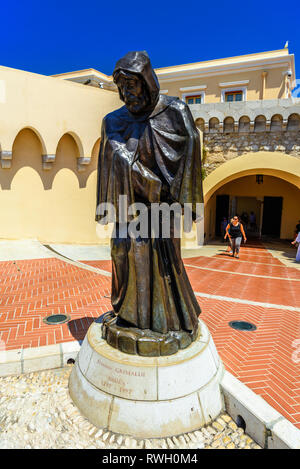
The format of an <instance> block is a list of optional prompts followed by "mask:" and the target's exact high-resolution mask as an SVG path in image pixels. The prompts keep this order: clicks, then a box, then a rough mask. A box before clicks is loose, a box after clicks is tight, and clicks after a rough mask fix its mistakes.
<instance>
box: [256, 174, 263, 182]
mask: <svg viewBox="0 0 300 469" xmlns="http://www.w3.org/2000/svg"><path fill="white" fill-rule="evenodd" d="M263 182H264V175H263V174H257V175H256V183H257V184H263Z"/></svg>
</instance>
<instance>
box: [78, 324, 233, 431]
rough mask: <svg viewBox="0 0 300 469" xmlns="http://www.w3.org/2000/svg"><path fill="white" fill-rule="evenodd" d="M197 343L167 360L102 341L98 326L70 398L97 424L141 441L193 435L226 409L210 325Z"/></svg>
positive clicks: (85, 348)
mask: <svg viewBox="0 0 300 469" xmlns="http://www.w3.org/2000/svg"><path fill="white" fill-rule="evenodd" d="M199 322H200V327H199V334H198V337H197V339H196V340H195V341H194V342H193V343H192V344H191V345H190V346H189V347H188V348H186V349H184V350H180V351H179V352H177V353H176V354H174V355H170V356H167V357H141V356H137V355H128V354H125V353H123V352H120V351H118V350H116V349H114V348H112V347H111V346H110V345H108V344H107V342H106V341H105V340H104V339H102V338H101V327H102V326H101V324H98V323H93V324H92V325H91V326H90V328H89V330H88V333H87V335H86V337H85V339H84V341H83V344H82V347H81V350H80V352H79V354H78V356H77V359H76V363H75V365H74V368H73V370H72V373H71V376H70V382H69V390H70V395H71V397H72V399H73V401H74V403H75V404H76V405H77V407H78V408H79V409H80V411H81V413H82V414H83V415H84V416H85V417H86V418H87V419H88V420H89V421H90V422H91V423H93V424H94V425H95V426H97V427H100V428H105V429H108V430H110V431H111V432H114V433H121V434H128V435H132V436H135V437H137V438H161V437H167V436H174V435H178V434H181V433H186V432H190V431H194V430H196V429H198V428H200V427H202V426H204V425H206V424H208V423H209V422H210V421H211V420H213V419H215V418H216V417H217V416H218V414H219V413H220V412H221V411H222V410H223V409H224V405H223V398H222V395H221V391H220V381H221V379H222V375H223V365H222V362H221V361H220V358H219V356H218V353H217V351H216V348H215V345H214V343H213V340H212V337H211V335H210V333H209V331H208V329H207V327H206V325H205V324H204V323H203V322H202V321H199Z"/></svg>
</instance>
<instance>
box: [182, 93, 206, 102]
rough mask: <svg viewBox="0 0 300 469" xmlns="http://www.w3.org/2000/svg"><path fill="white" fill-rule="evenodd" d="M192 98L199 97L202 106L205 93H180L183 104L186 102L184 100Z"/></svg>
mask: <svg viewBox="0 0 300 469" xmlns="http://www.w3.org/2000/svg"><path fill="white" fill-rule="evenodd" d="M192 96H201V104H204V98H205V91H193V92H191V91H190V92H189V93H181V99H182V101H184V102H186V101H185V98H187V97H192ZM186 104H187V103H186Z"/></svg>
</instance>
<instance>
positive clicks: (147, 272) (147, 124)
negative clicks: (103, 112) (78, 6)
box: [96, 52, 203, 334]
mask: <svg viewBox="0 0 300 469" xmlns="http://www.w3.org/2000/svg"><path fill="white" fill-rule="evenodd" d="M130 54H132V55H131V56H130ZM130 54H127V56H125V57H124V58H123V59H121V60H120V61H119V62H118V63H117V65H116V68H115V71H114V74H113V75H114V79H115V81H116V82H117V76H118V73H119V71H120V70H124V71H126V72H131V73H135V74H137V75H138V76H139V77H141V78H142V80H143V81H144V84H145V86H146V88H147V90H148V93H149V96H150V103H149V107H148V108H147V109H146V111H145V113H144V114H143V115H138V116H137V115H133V114H131V113H130V112H129V111H128V110H127V108H126V106H123V107H121V108H120V109H118V110H116V111H114V112H111V113H110V114H108V115H107V116H106V117H105V118H104V120H103V125H102V134H101V145H100V152H99V163H98V184H97V206H99V204H102V203H109V204H112V205H113V206H114V208H115V211H116V220H114V219H113V218H111V219H109V217H107V213H104V212H102V213H100V212H99V211H97V213H96V220H98V221H100V222H101V221H102V222H104V217H105V222H108V221H116V223H117V224H118V223H119V222H120V221H121V216H120V213H119V210H118V203H119V196H125V197H126V199H127V204H128V207H129V206H130V205H131V204H133V203H135V202H144V203H145V204H146V205H147V206H149V204H151V203H153V202H165V201H166V202H167V203H169V204H170V203H172V202H179V203H180V204H181V206H183V204H185V203H188V204H192V211H193V214H194V218H195V216H196V204H197V203H202V202H203V194H202V177H201V156H200V139H199V133H198V131H197V129H196V127H195V124H194V121H193V118H192V115H191V112H190V110H189V108H188V106H187V105H186V104H185V103H183V102H182V101H180V100H179V99H178V98H174V97H169V96H165V95H159V85H158V81H157V77H156V75H155V73H154V71H153V69H152V67H151V64H150V61H149V57H148V56H147V55H146V54H145V53H140V52H139V53H130ZM119 93H120V98H121V99H123V96H122V94H121V92H120V90H119ZM129 220H130V217H129ZM111 254H112V263H113V269H112V305H113V308H114V311H115V312H116V313H117V314H118V316H119V317H120V318H121V319H122V320H124V321H126V323H128V324H130V325H133V326H135V327H138V328H141V329H151V330H152V331H156V332H159V333H166V332H168V331H169V330H173V331H178V330H185V331H192V332H193V334H195V333H196V331H197V327H198V319H197V318H198V316H199V314H200V307H199V304H198V302H197V300H196V298H195V295H194V293H193V290H192V287H191V285H190V283H189V280H188V277H187V275H186V272H185V269H184V266H183V263H182V260H181V255H180V240H179V239H175V238H174V236H173V235H172V234H171V237H170V238H169V239H151V236H149V237H147V238H143V239H131V238H130V237H129V236H128V237H127V238H126V239H121V237H118V236H117V237H115V238H112V240H111Z"/></svg>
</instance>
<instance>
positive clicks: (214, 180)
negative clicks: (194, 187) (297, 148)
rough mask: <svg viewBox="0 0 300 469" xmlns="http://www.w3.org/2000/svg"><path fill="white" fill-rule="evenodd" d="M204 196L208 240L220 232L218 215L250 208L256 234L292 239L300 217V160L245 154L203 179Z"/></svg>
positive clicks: (274, 155) (275, 155) (241, 211)
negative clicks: (298, 211) (254, 220)
mask: <svg viewBox="0 0 300 469" xmlns="http://www.w3.org/2000/svg"><path fill="white" fill-rule="evenodd" d="M258 176H259V177H258ZM204 197H205V232H206V241H208V240H209V239H212V238H214V237H215V235H216V234H219V233H218V224H219V222H220V220H219V218H221V217H223V216H228V217H230V216H231V215H233V212H236V213H238V214H239V215H241V214H242V213H243V212H246V213H248V215H249V213H250V212H251V211H252V212H254V213H255V215H256V225H257V226H256V235H257V236H261V235H268V236H272V237H276V236H277V237H278V238H281V239H291V238H292V237H293V235H294V228H295V224H296V221H297V220H299V218H300V213H295V207H300V162H299V160H297V159H296V158H294V157H291V156H289V155H282V154H280V155H278V154H276V153H271V152H258V153H256V154H253V153H252V154H248V155H243V156H241V157H238V158H235V159H233V160H230V161H228V162H226V163H224V164H223V165H222V166H220V167H219V168H217V169H216V170H215V171H213V172H212V173H211V174H210V175H209V176H208V177H207V178H206V179H205V180H204ZM226 207H227V209H226ZM222 211H223V212H226V213H223V214H222V213H221V212H222ZM279 211H280V213H279ZM276 227H277V228H276Z"/></svg>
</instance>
